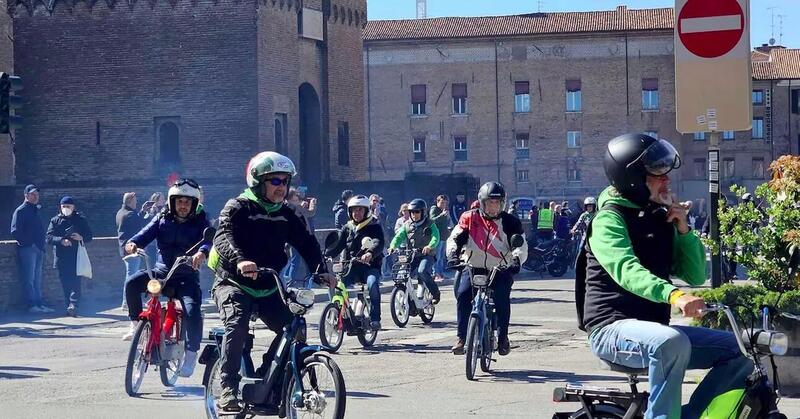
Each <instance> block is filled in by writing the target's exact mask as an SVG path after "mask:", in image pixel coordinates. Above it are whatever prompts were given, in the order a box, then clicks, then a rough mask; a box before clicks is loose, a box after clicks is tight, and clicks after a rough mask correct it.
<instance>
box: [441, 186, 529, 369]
mask: <svg viewBox="0 0 800 419" xmlns="http://www.w3.org/2000/svg"><path fill="white" fill-rule="evenodd" d="M477 202H478V208H477V209H470V210H468V211H466V212H465V213H463V214H461V218H460V219H459V220H458V225H457V226H456V227H455V228H454V229H453V232H452V233H450V238H448V239H447V261H448V263H447V264H448V266H454V265H459V264H461V259H462V251H464V254H463V258H464V260H465V261H466V262H467V263H469V264H470V265H472V267H473V269H474V272H476V273H477V274H486V273H488V272H489V271H490V270H491V269H492V268H494V267H495V266H497V265H499V264H500V263H501V262H502V261H503V260H505V262H506V263H507V264H508V265H509V267H508V269H506V270H504V271H500V272H498V273H497V274H496V276H495V279H494V282H493V283H492V289H494V302H495V308H496V310H497V332H498V347H497V352H498V353H499V354H500V355H508V353H509V352H510V351H511V344H510V342H509V341H508V324H509V321H510V320H511V285H512V284H513V283H514V277H513V275H514V274H517V273H519V266H520V264H521V263H524V262H525V260H526V259H527V257H528V244H527V243H524V244H523V246H522V247H521V248H520V249H519V252H518V253H519V256H518V257H516V256H515V257H514V259H516V260H513V263H511V262H512V261H511V260H507V259H506V258H507V257H509V256H506V255H507V254H509V252H510V251H511V250H512V249H511V237H512V236H513V235H515V234H519V235H521V236H523V237H524V236H525V232H524V231H523V229H522V223H521V222H520V220H519V218H517V217H515V216H513V215H511V214H509V213H507V212H504V211H503V208H505V206H506V190H505V188H504V187H503V185H501V184H500V183H498V182H487V183H485V184H483V186H481V189H480V190H479V191H478V201H477ZM471 285H472V284H471V283H470V281H469V280H462V281H460V282H459V284H458V287H457V289H456V310H457V312H456V315H457V316H456V318H457V321H458V333H457V335H458V340H457V341H456V344H455V345H453V348H452V351H453V354H455V355H462V354H463V353H464V339H465V338H466V335H467V323H468V322H469V314H470V311H471V309H472V294H473V293H472V286H471Z"/></svg>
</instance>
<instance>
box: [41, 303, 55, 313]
mask: <svg viewBox="0 0 800 419" xmlns="http://www.w3.org/2000/svg"><path fill="white" fill-rule="evenodd" d="M39 310H42V313H54V312H55V310H53V309H52V308H50V307H47V306H45V305H40V306H39Z"/></svg>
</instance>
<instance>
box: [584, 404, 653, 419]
mask: <svg viewBox="0 0 800 419" xmlns="http://www.w3.org/2000/svg"><path fill="white" fill-rule="evenodd" d="M624 417H625V410H624V409H622V408H621V407H619V406H617V405H613V404H606V403H601V404H597V405H593V406H592V412H591V415H590V414H589V412H587V411H586V409H581V410H578V411H577V412H575V413H573V414H572V415H571V416H570V418H574V419H589V418H595V419H623V418H624ZM634 417H636V418H640V417H642V416H641V415H638V416H634Z"/></svg>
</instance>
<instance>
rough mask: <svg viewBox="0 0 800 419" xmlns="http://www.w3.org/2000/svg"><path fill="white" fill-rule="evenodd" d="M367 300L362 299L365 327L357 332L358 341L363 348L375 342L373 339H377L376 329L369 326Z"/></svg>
mask: <svg viewBox="0 0 800 419" xmlns="http://www.w3.org/2000/svg"><path fill="white" fill-rule="evenodd" d="M369 311H370V308H369V302H367V301H364V323H366V327H365V328H363V329H362V330H361V333H359V334H358V336H357V337H358V341H359V342H361V346H363V347H365V348H369V347H370V346H372V345H374V344H375V341H376V340H377V339H378V331H377V330H372V328H371V327H369V319H370V317H369Z"/></svg>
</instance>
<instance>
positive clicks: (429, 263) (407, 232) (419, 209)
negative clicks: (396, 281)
mask: <svg viewBox="0 0 800 419" xmlns="http://www.w3.org/2000/svg"><path fill="white" fill-rule="evenodd" d="M408 212H409V213H410V214H411V219H409V220H408V221H406V222H405V223H404V224H403V226H402V227H401V228H400V230H399V231H398V232H397V234H396V235H395V236H394V238H393V239H392V242H391V243H390V244H389V253H390V254H391V253H393V252H394V250H395V249H397V248H398V247H400V246H401V245H402V244H403V243H405V242H406V241H408V244H409V246H410V247H411V249H414V250H417V251H419V252H420V253H422V256H421V257H417V258H415V260H414V263H415V264H417V275H418V277H419V279H421V280H422V281H423V282H424V283H425V286H426V287H428V290H430V292H431V297H432V299H433V304H438V303H439V298H440V297H441V295H440V293H439V286H438V285H436V281H434V280H433V275H432V274H431V271H432V269H433V262H434V259H433V258H434V254H435V253H436V248H437V246H439V228H438V227H437V226H436V223H434V222H433V221H431V219H430V217H428V204H427V203H426V202H425V201H423V200H422V199H414V200H412V201H411V202H409V203H408ZM445 214H446V213H445Z"/></svg>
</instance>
